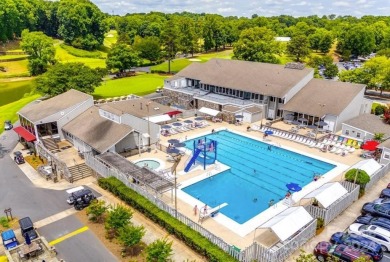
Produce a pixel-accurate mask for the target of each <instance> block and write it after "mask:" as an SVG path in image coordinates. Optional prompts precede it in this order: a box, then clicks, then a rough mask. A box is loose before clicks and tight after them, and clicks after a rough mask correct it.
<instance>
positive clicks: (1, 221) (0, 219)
mask: <svg viewBox="0 0 390 262" xmlns="http://www.w3.org/2000/svg"><path fill="white" fill-rule="evenodd" d="M0 225H2V226H3V227H4V228H9V221H8V219H7V218H6V217H0Z"/></svg>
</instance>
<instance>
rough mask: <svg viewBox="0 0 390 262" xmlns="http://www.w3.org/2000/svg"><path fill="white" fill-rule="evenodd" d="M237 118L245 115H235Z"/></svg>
mask: <svg viewBox="0 0 390 262" xmlns="http://www.w3.org/2000/svg"><path fill="white" fill-rule="evenodd" d="M235 118H244V116H243V115H235Z"/></svg>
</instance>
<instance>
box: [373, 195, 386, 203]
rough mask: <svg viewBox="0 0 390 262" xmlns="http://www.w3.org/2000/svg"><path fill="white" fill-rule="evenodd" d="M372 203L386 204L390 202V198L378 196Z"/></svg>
mask: <svg viewBox="0 0 390 262" xmlns="http://www.w3.org/2000/svg"><path fill="white" fill-rule="evenodd" d="M372 203H375V204H386V203H390V198H387V197H385V198H377V199H375V200H374V201H372Z"/></svg>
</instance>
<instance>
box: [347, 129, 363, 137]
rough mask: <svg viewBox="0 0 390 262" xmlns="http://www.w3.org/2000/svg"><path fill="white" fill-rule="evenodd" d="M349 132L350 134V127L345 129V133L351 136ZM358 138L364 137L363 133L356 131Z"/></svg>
mask: <svg viewBox="0 0 390 262" xmlns="http://www.w3.org/2000/svg"><path fill="white" fill-rule="evenodd" d="M352 133H355V131H352ZM349 134H350V131H349V130H348V129H347V130H345V135H346V136H349ZM356 138H362V133H360V132H356Z"/></svg>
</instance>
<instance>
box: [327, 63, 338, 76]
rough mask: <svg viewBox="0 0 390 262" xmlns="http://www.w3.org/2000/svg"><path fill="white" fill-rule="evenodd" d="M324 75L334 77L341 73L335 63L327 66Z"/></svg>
mask: <svg viewBox="0 0 390 262" xmlns="http://www.w3.org/2000/svg"><path fill="white" fill-rule="evenodd" d="M325 67H326V68H325V70H324V76H325V77H326V78H334V77H335V76H337V74H338V73H339V68H338V67H337V65H335V64H333V63H332V64H328V65H326V66H325Z"/></svg>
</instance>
